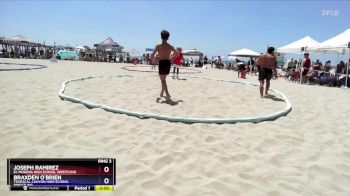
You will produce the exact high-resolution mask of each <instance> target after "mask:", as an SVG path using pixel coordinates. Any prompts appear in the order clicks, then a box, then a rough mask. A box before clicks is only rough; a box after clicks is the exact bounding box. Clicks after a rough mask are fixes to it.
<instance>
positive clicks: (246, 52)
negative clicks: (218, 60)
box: [228, 48, 260, 66]
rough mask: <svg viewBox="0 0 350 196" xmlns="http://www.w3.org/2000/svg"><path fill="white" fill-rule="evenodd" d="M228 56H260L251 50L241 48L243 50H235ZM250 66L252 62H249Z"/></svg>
mask: <svg viewBox="0 0 350 196" xmlns="http://www.w3.org/2000/svg"><path fill="white" fill-rule="evenodd" d="M228 56H229V57H230V56H235V57H257V56H260V54H259V53H257V52H255V51H253V50H250V49H247V48H243V49H240V50H236V51H233V52H231V53H229V54H228ZM249 62H250V66H251V65H252V61H251V60H250V61H249Z"/></svg>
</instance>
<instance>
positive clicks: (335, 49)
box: [310, 29, 350, 54]
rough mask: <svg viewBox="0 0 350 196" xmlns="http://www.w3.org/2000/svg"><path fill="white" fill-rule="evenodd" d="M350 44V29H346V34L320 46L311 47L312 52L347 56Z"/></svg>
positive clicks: (341, 34)
mask: <svg viewBox="0 0 350 196" xmlns="http://www.w3.org/2000/svg"><path fill="white" fill-rule="evenodd" d="M349 42H350V29H346V30H345V31H344V32H342V33H340V34H338V35H336V36H334V37H332V38H330V39H328V40H326V41H324V42H322V43H320V44H317V45H315V46H313V47H310V51H311V52H317V53H322V54H345V53H346V52H347V51H348V50H349V48H348V44H349Z"/></svg>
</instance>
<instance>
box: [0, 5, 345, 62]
mask: <svg viewBox="0 0 350 196" xmlns="http://www.w3.org/2000/svg"><path fill="white" fill-rule="evenodd" d="M323 10H330V12H333V16H332V15H331V14H329V15H327V16H324V15H323V14H322V12H323ZM0 18H1V19H0V36H5V37H13V36H15V35H18V34H22V35H23V36H25V37H27V38H29V39H31V40H32V41H36V42H41V43H43V41H45V43H46V44H50V45H53V43H54V42H56V45H70V46H77V45H88V46H93V44H95V43H100V42H102V41H103V40H105V39H106V38H107V37H111V38H112V39H114V41H116V42H117V43H119V44H120V45H122V46H124V47H125V49H126V50H130V49H134V48H135V49H137V50H139V51H144V50H145V48H150V47H154V46H155V45H156V44H157V43H159V42H160V31H161V30H162V29H166V30H168V31H169V32H170V39H169V42H170V43H171V44H173V45H174V46H179V47H182V48H183V49H192V48H197V49H199V50H200V51H203V52H204V53H205V54H207V55H208V56H214V55H227V54H228V53H229V52H232V51H234V50H237V49H241V48H249V49H252V50H255V51H257V52H264V51H265V50H266V47H267V45H271V46H275V47H276V48H277V47H281V46H283V45H286V44H288V43H290V42H292V41H295V40H297V39H300V38H302V37H304V36H306V35H309V36H311V37H312V38H314V39H315V40H317V41H320V42H322V41H324V40H326V39H329V38H331V37H333V36H335V35H337V34H339V33H341V32H343V31H344V30H345V29H348V28H350V1H346V0H343V1H331V0H328V1H312V0H309V1H300V0H299V1H291V0H287V1H285V0H280V1H278V0H274V1H237V0H217V1H215V0H211V1H199V0H196V1H184V0H181V1H180V0H170V1H160V0H138V1H137V0H132V1H117V0H111V1H92V0H85V1H83V0H81V1H80V0H72V1H58V0H54V1H49V0H42V1H39V0H35V1H30V0H27V1H6V0H0Z"/></svg>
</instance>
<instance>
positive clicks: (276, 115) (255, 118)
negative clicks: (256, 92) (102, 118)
mask: <svg viewBox="0 0 350 196" xmlns="http://www.w3.org/2000/svg"><path fill="white" fill-rule="evenodd" d="M113 77H114V78H115V77H119V78H120V77H134V76H131V75H116V76H89V77H83V78H77V79H72V80H67V81H65V82H63V83H62V87H61V89H60V91H59V93H58V96H59V97H60V98H61V100H67V101H71V102H74V103H80V104H83V105H84V106H86V107H87V108H89V109H92V108H100V109H103V110H105V111H108V112H113V113H119V114H126V115H129V116H135V117H138V118H140V119H147V118H154V119H158V120H166V121H169V122H182V123H190V124H191V123H216V124H224V123H231V124H232V123H239V122H253V123H259V122H262V121H268V120H275V119H277V118H279V117H281V116H285V115H287V114H288V113H289V112H290V111H291V110H292V105H291V103H290V102H289V100H288V99H287V97H286V96H285V95H284V94H283V93H281V92H279V91H277V90H275V89H270V90H271V91H274V92H276V93H278V94H279V95H280V96H281V98H282V99H283V101H284V102H285V103H286V106H285V107H284V108H283V109H282V110H279V111H277V112H273V113H271V114H267V115H260V116H253V117H239V118H187V117H178V116H166V115H161V114H153V113H145V112H137V111H129V110H125V109H120V108H113V107H110V106H107V105H104V104H101V103H93V102H89V101H87V100H83V99H80V98H76V97H71V96H67V95H65V94H64V91H65V89H66V85H67V84H68V83H70V82H76V81H83V80H89V79H93V78H113ZM191 78H199V79H205V80H214V81H222V82H230V83H237V84H246V85H252V86H259V85H257V84H251V83H248V82H239V81H231V80H221V79H215V78H202V77H191Z"/></svg>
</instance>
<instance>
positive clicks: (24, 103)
mask: <svg viewBox="0 0 350 196" xmlns="http://www.w3.org/2000/svg"><path fill="white" fill-rule="evenodd" d="M0 62H7V63H29V64H43V65H47V66H48V68H45V69H38V70H30V71H8V72H0V93H1V95H0V102H1V110H0V122H1V123H0V160H1V161H0V185H1V187H0V195H4V196H5V195H23V194H25V195H42V196H43V195H45V196H46V195H62V194H65V195H97V193H95V192H64V193H63V192H27V193H22V192H9V191H8V187H7V186H6V159H7V158H89V157H91V158H97V157H111V158H116V160H117V165H116V171H117V172H116V175H117V185H116V189H115V191H114V192H109V193H104V195H125V196H133V195H149V196H151V195H152V196H155V195H156V196H163V195H186V196H196V195H198V196H207V195H220V196H222V195H229V196H233V195H235V196H236V195H254V196H255V195H259V196H260V195H267V196H278V195H281V196H288V195H298V196H299V195H305V196H310V195H327V196H328V195H337V196H338V195H340V196H343V195H344V196H348V195H350V132H349V127H350V121H349V114H350V104H349V100H350V91H349V90H345V89H340V88H328V87H322V86H310V85H299V84H297V83H291V82H288V81H286V80H284V79H282V78H280V79H278V80H273V81H272V86H271V87H272V88H274V89H276V90H279V91H281V92H282V93H284V94H285V95H286V96H287V97H288V99H289V100H290V102H291V103H292V106H293V110H292V111H291V112H290V113H289V114H288V115H287V116H284V117H280V118H278V119H276V120H274V121H266V122H261V123H256V124H254V123H237V124H222V125H217V124H184V123H171V122H167V121H161V120H155V119H139V118H136V117H130V116H126V115H121V114H114V113H109V112H106V111H104V110H101V109H87V108H86V107H85V106H83V105H81V104H76V103H72V102H69V101H62V100H61V99H60V98H59V97H58V91H59V89H60V88H61V84H62V82H64V81H65V80H68V79H73V78H79V77H85V76H100V75H102V76H105V75H106V76H107V75H119V74H129V75H133V76H134V77H131V78H124V77H123V78H97V79H91V80H87V81H83V82H74V83H70V84H68V85H67V90H66V92H65V94H67V95H70V96H77V97H80V98H84V99H87V100H89V101H93V102H97V103H104V104H107V105H109V106H113V107H118V108H124V109H129V110H133V111H141V112H152V113H159V114H164V115H174V116H184V117H207V118H229V117H243V116H255V115H264V114H268V113H271V112H274V111H277V110H281V109H282V108H283V107H284V106H285V103H284V102H281V101H279V100H272V99H266V98H264V99H261V98H260V97H259V94H258V87H255V86H249V85H242V84H233V83H225V82H220V81H213V80H204V79H199V78H192V77H206V78H217V79H224V80H235V81H248V82H251V83H255V84H257V83H258V81H257V77H255V76H248V79H246V80H244V79H238V78H237V72H233V71H227V70H217V69H206V70H204V69H202V70H201V71H202V73H199V74H186V75H181V77H183V78H186V80H173V79H171V78H168V85H169V89H170V93H171V94H172V99H173V101H174V104H171V105H170V104H166V103H164V101H163V99H160V100H159V102H156V100H157V97H158V96H159V90H160V82H159V78H158V77H157V74H156V73H142V72H130V71H126V70H123V69H121V67H123V66H125V65H126V64H115V63H96V62H72V61H58V63H51V62H50V61H49V60H21V59H0ZM0 66H2V65H1V64H0ZM8 67H9V66H8V65H6V68H8ZM20 67H22V66H20ZM0 68H1V67H0ZM276 96H277V95H276Z"/></svg>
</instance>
